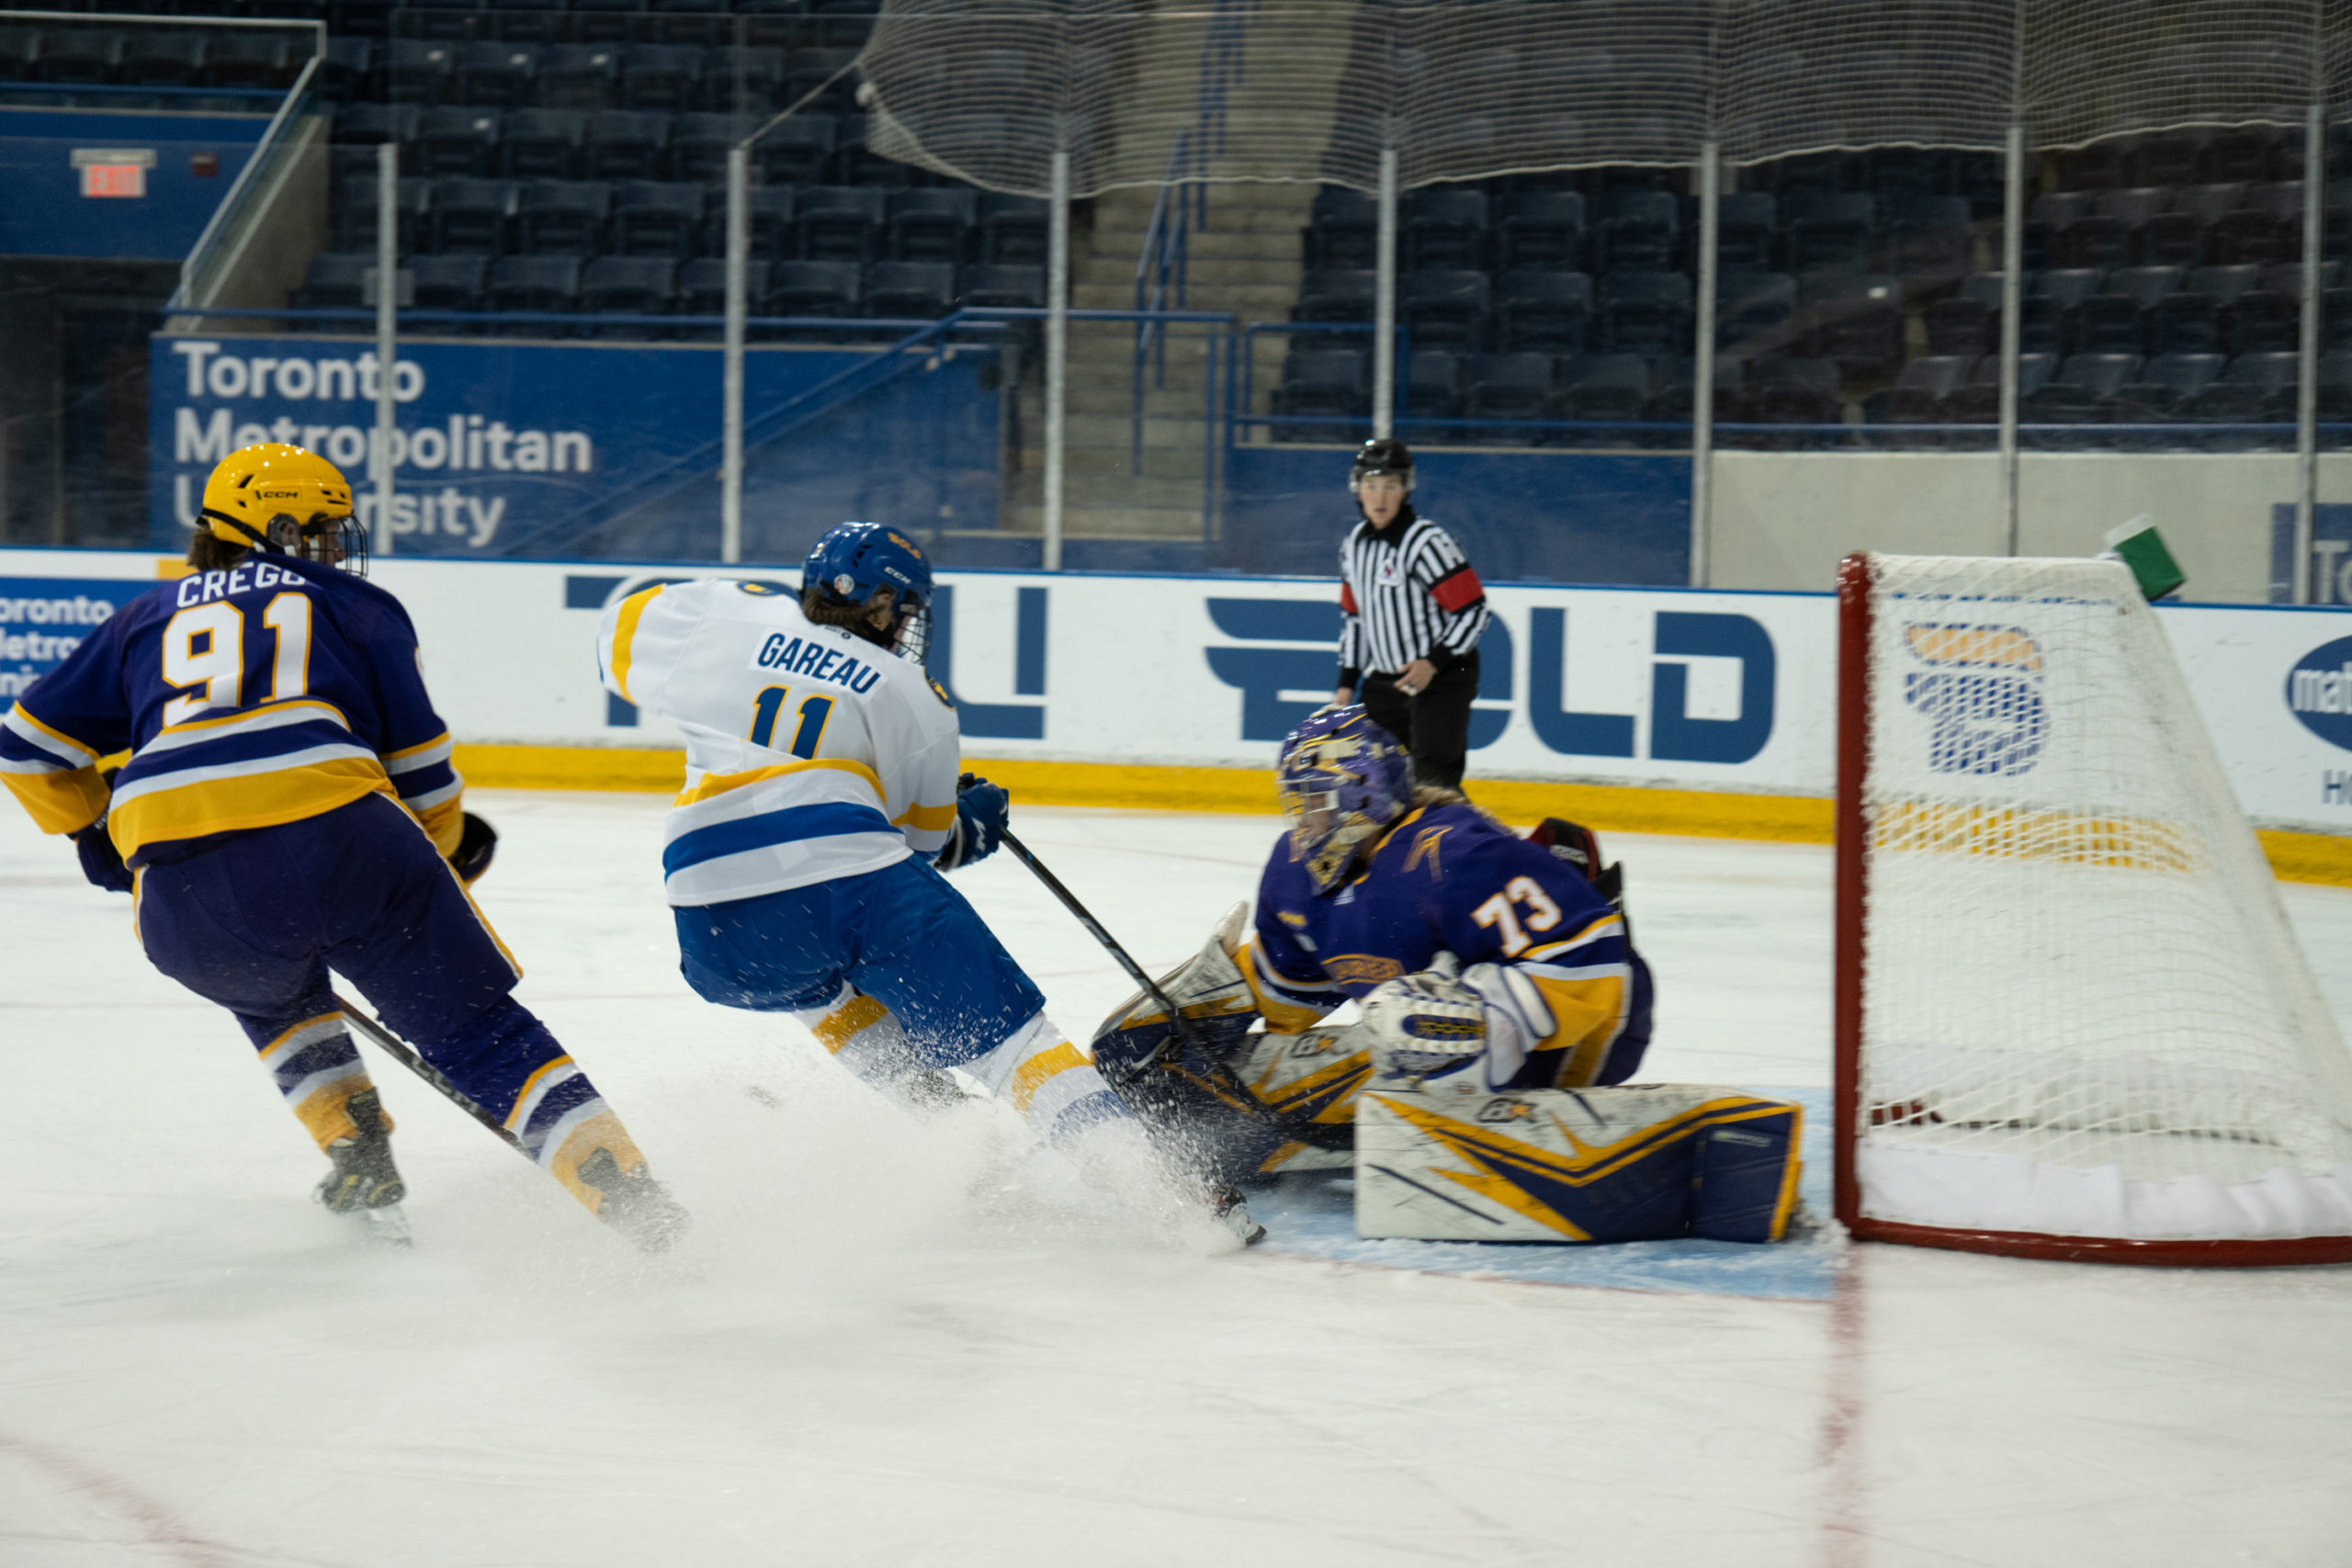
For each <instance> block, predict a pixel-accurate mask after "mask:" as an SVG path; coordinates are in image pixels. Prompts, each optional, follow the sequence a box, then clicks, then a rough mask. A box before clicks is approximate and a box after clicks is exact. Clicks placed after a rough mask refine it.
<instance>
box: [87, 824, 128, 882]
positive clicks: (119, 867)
mask: <svg viewBox="0 0 2352 1568" xmlns="http://www.w3.org/2000/svg"><path fill="white" fill-rule="evenodd" d="M74 853H75V854H77V855H80V856H81V857H82V874H83V875H84V876H86V877H88V878H89V879H90V886H93V887H103V888H105V889H106V890H107V892H109V893H128V892H130V890H131V887H132V883H131V879H130V870H129V868H128V867H126V866H125V865H124V864H123V863H122V852H121V851H120V850H118V849H116V848H115V847H114V840H112V839H109V838H107V819H106V818H103V817H101V818H98V819H97V820H96V821H95V822H93V823H91V824H90V825H89V826H88V827H86V828H85V829H82V830H81V831H80V832H78V833H76V834H74Z"/></svg>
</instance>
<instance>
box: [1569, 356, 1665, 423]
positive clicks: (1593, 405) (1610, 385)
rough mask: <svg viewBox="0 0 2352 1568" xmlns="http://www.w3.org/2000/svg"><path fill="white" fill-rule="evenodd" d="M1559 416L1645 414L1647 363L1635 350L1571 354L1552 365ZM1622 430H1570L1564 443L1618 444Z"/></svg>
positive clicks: (1600, 418) (1622, 419)
mask: <svg viewBox="0 0 2352 1568" xmlns="http://www.w3.org/2000/svg"><path fill="white" fill-rule="evenodd" d="M1554 381H1555V386H1556V388H1557V398H1556V400H1555V404H1554V407H1555V412H1557V413H1558V415H1559V417H1560V418H1562V419H1566V420H1576V421H1583V422H1587V423H1614V424H1623V423H1630V422H1633V421H1635V420H1639V419H1641V418H1642V417H1644V411H1645V409H1646V408H1647V406H1648V403H1649V400H1650V367H1649V366H1648V364H1647V363H1646V362H1645V360H1644V359H1643V358H1642V356H1641V355H1638V354H1572V355H1567V356H1566V358H1564V359H1562V360H1560V361H1559V363H1558V365H1557V366H1556V367H1555V374H1554ZM1628 434H1630V433H1629V432H1625V431H1600V430H1591V431H1570V432H1568V433H1567V434H1566V436H1565V437H1564V438H1562V439H1564V441H1565V444H1566V445H1569V446H1625V445H1627V444H1628V443H1627V439H1626V437H1627V435H1628Z"/></svg>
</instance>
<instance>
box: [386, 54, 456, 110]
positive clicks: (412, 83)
mask: <svg viewBox="0 0 2352 1568" xmlns="http://www.w3.org/2000/svg"><path fill="white" fill-rule="evenodd" d="M457 62H458V45H456V44H454V43H449V42H446V41H444V40H441V39H417V38H396V39H391V40H390V42H388V43H386V44H385V46H384V95H385V96H387V97H389V98H390V99H391V101H392V102H394V103H396V104H437V103H439V102H441V99H442V95H443V92H444V90H445V89H446V88H447V86H448V85H449V75H450V73H451V72H452V71H453V70H454V69H455V68H456V66H457Z"/></svg>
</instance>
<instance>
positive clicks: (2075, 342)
mask: <svg viewBox="0 0 2352 1568" xmlns="http://www.w3.org/2000/svg"><path fill="white" fill-rule="evenodd" d="M2182 276H2183V273H2182V269H2181V268H2179V267H2177V266H2123V267H2118V268H2116V269H2115V270H2114V271H2113V272H2111V273H2109V274H2108V276H2107V283H2106V287H2105V288H2103V289H2102V290H2101V291H2100V292H2099V293H2097V294H2094V295H2091V296H2090V297H2088V298H2087V299H2084V300H2083V301H2082V302H2081V303H2080V304H2078V305H2076V306H2075V309H2074V310H2073V312H2072V314H2071V316H2070V317H2069V318H2068V320H2067V321H2066V325H2065V332H2064V336H2065V339H2066V348H2067V350H2068V351H2069V352H2070V353H2081V354H2135V355H2136V354H2142V353H2144V352H2145V351H2146V349H2147V346H2148V336H2149V333H2148V325H2147V323H2148V317H2149V313H2150V312H2152V311H2153V310H2154V309H2155V308H2156V307H2157V306H2158V305H2159V304H2161V303H2162V302H2163V300H2164V299H2165V296H2167V295H2170V294H2174V293H2177V292H2178V291H2179V287H2180V280H2181V277H2182Z"/></svg>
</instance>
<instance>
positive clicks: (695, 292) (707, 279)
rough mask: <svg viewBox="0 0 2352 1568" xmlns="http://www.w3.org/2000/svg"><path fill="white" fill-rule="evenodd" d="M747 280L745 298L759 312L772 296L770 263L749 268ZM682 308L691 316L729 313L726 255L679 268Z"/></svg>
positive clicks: (684, 313)
mask: <svg viewBox="0 0 2352 1568" xmlns="http://www.w3.org/2000/svg"><path fill="white" fill-rule="evenodd" d="M786 194H787V195H789V194H790V193H789V192H787V193H786ZM743 283H744V288H743V298H744V299H745V300H746V302H747V304H748V308H749V309H750V310H752V312H754V313H756V312H757V311H758V310H760V307H761V301H762V300H763V299H766V298H767V297H768V264H767V263H765V262H763V261H754V262H752V264H751V265H749V266H747V267H745V268H744V269H743ZM678 311H679V313H680V314H681V315H687V316H723V315H725V314H726V313H727V263H726V261H725V260H724V259H723V258H721V257H718V256H704V257H702V258H700V259H699V260H696V261H690V262H688V263H687V264H686V265H684V267H681V268H680V269H679V271H678Z"/></svg>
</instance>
